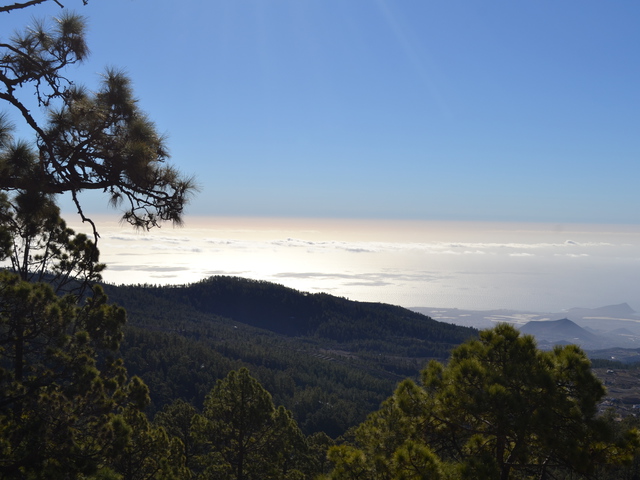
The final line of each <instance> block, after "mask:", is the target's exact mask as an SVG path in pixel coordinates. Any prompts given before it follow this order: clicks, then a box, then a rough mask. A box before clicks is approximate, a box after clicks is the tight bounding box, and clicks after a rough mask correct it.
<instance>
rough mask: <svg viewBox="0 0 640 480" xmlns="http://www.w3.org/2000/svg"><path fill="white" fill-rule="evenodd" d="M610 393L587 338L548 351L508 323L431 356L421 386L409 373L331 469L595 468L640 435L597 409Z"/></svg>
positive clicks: (363, 472) (381, 474)
mask: <svg viewBox="0 0 640 480" xmlns="http://www.w3.org/2000/svg"><path fill="white" fill-rule="evenodd" d="M604 393H605V390H604V387H603V385H602V383H601V382H600V380H598V378H597V377H596V376H595V375H594V374H593V373H592V372H591V368H590V363H589V360H588V359H587V357H586V355H585V354H584V352H583V351H582V350H580V348H578V347H577V346H575V345H568V346H564V347H556V348H555V349H553V350H552V351H546V352H545V351H540V350H538V349H537V348H536V344H535V341H534V339H533V337H531V336H528V335H520V333H519V332H518V331H517V330H516V329H515V328H514V327H513V326H510V325H506V324H505V325H499V326H498V327H496V328H494V329H491V330H485V331H483V332H481V334H480V338H479V339H477V340H471V341H468V342H466V343H464V344H462V345H461V346H459V347H457V348H456V349H454V350H453V352H452V355H451V358H450V360H449V362H448V363H447V364H446V365H443V364H441V363H440V362H436V361H431V362H430V363H429V364H428V366H427V367H426V368H425V369H424V370H423V372H422V384H421V385H418V384H416V383H415V382H414V381H412V380H405V381H404V382H402V383H401V384H400V385H399V386H398V389H397V390H396V392H395V394H394V395H393V396H392V397H391V398H390V399H389V400H387V401H386V402H385V404H384V405H383V407H382V408H381V409H380V410H379V411H378V412H375V413H373V414H372V415H371V416H370V417H369V418H368V419H367V420H366V421H365V423H363V424H362V425H361V426H359V427H358V429H357V430H356V432H355V442H354V444H353V445H343V446H340V447H335V448H333V449H332V450H331V452H330V459H332V460H333V461H334V462H335V464H336V467H335V469H334V471H333V473H332V474H331V476H330V478H333V479H343V478H379V479H389V480H391V479H395V478H443V479H444V478H468V479H485V478H486V479H501V480H508V479H515V478H557V477H548V476H549V475H551V474H552V473H558V472H572V473H573V474H575V475H583V476H586V477H589V475H591V474H593V472H595V471H596V468H597V467H598V465H600V464H606V463H615V462H618V461H622V460H624V459H626V458H628V456H629V455H630V454H631V452H632V451H633V448H634V447H636V446H637V434H635V433H633V432H629V435H627V436H626V437H624V439H623V438H622V437H620V436H619V437H618V438H615V437H614V435H613V430H612V428H611V423H610V422H608V421H606V420H605V419H604V418H603V417H600V416H598V415H597V413H598V412H597V406H598V402H599V401H600V399H601V398H602V397H603V395H604ZM425 472H429V474H428V476H424V475H427V474H426V473H425Z"/></svg>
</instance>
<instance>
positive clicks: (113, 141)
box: [0, 13, 194, 228]
mask: <svg viewBox="0 0 640 480" xmlns="http://www.w3.org/2000/svg"><path fill="white" fill-rule="evenodd" d="M5 34H6V33H5ZM88 52H89V50H88V47H87V45H86V42H85V21H84V19H83V18H82V17H80V16H78V15H75V14H66V13H65V14H63V15H62V16H61V17H60V18H58V19H56V21H55V23H54V25H53V26H52V27H49V26H47V25H45V23H44V22H37V23H36V24H34V25H33V26H32V27H31V28H27V29H25V31H24V32H18V33H15V34H14V35H13V37H12V38H11V39H9V40H6V39H3V38H0V100H2V101H4V104H5V106H6V107H9V108H10V111H11V115H9V114H6V113H5V114H2V115H0V191H4V192H12V194H15V195H16V196H20V195H28V196H29V197H31V198H37V197H38V195H40V196H43V195H54V196H55V195H59V194H63V193H67V194H69V195H70V196H71V198H72V200H73V201H74V203H75V205H76V207H77V209H78V212H79V214H80V215H81V216H82V218H83V220H84V219H85V217H84V213H83V209H82V205H81V202H80V200H79V198H78V194H79V193H80V192H82V191H84V190H98V191H101V192H105V193H106V194H108V196H109V201H110V202H111V204H112V205H114V206H121V207H122V208H123V210H124V214H123V218H124V220H126V221H128V222H129V223H131V224H133V225H134V226H136V227H143V228H150V227H153V226H156V225H158V224H159V222H161V221H166V220H168V221H172V222H175V223H180V222H181V219H182V213H183V210H184V206H185V204H186V202H187V200H188V197H189V195H190V193H191V192H192V191H193V190H194V183H193V181H192V179H190V178H186V177H184V176H182V175H181V174H180V173H179V172H178V171H177V170H176V169H175V168H174V167H173V166H171V165H169V164H167V159H168V153H167V148H166V146H165V140H164V138H163V136H162V135H160V134H159V133H158V132H157V130H156V128H155V126H154V124H153V123H152V122H151V121H150V120H149V119H148V118H147V116H146V115H145V114H144V113H143V112H141V111H140V109H139V108H138V106H137V100H136V99H135V97H134V95H133V91H132V89H131V85H130V81H129V79H128V78H127V77H126V76H125V75H124V74H123V73H121V72H118V71H116V70H108V71H107V72H106V73H105V74H104V76H103V80H102V83H101V86H100V87H99V88H98V89H97V90H96V91H89V90H87V89H85V88H83V87H80V86H77V85H75V84H74V83H73V82H72V81H70V80H69V79H68V78H67V77H65V69H66V68H67V67H68V66H70V65H73V64H76V63H80V62H82V61H83V60H84V59H85V58H86V57H87V55H88ZM34 97H35V99H36V101H37V107H39V108H36V109H35V111H36V112H37V111H42V110H44V115H43V116H42V117H39V116H37V115H35V114H34V109H32V108H31V103H32V102H33V98H34ZM16 122H19V124H20V126H21V127H26V128H28V129H30V130H31V132H32V133H33V135H34V141H33V142H31V141H29V142H25V141H16V140H15V139H14V138H13V136H12V134H13V131H14V124H15V123H16ZM11 200H12V201H11V203H12V204H13V205H17V204H18V201H17V199H11Z"/></svg>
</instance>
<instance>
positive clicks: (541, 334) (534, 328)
mask: <svg viewBox="0 0 640 480" xmlns="http://www.w3.org/2000/svg"><path fill="white" fill-rule="evenodd" d="M520 331H521V332H522V333H526V334H530V335H533V336H535V337H536V338H537V339H538V340H544V341H549V342H555V343H558V342H570V343H578V344H582V343H588V342H594V341H597V336H596V335H594V334H593V333H591V332H589V331H587V330H585V329H584V328H582V327H581V326H579V325H578V324H577V323H575V322H573V321H571V320H569V319H568V318H562V319H560V320H542V321H540V320H538V321H531V322H528V323H526V324H524V325H523V326H522V327H521V328H520Z"/></svg>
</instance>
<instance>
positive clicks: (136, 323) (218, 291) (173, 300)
mask: <svg viewBox="0 0 640 480" xmlns="http://www.w3.org/2000/svg"><path fill="white" fill-rule="evenodd" d="M104 288H105V291H106V292H107V293H108V295H109V297H110V299H111V300H112V301H114V302H115V303H117V304H118V305H121V306H123V307H125V309H126V310H127V313H128V324H127V327H126V328H125V338H124V342H123V344H122V347H121V354H122V356H123V358H124V360H125V363H126V364H127V366H128V369H129V371H130V372H131V373H133V374H136V375H140V376H141V377H142V378H143V379H144V380H145V382H146V383H147V384H148V385H149V386H150V389H151V399H152V402H153V403H152V405H151V411H155V410H156V409H161V408H162V407H163V406H164V405H166V404H167V403H169V402H171V401H173V400H175V399H177V398H181V399H183V400H186V401H189V402H191V403H193V404H194V405H202V402H203V400H204V396H205V394H206V393H208V391H209V389H210V388H211V386H212V385H213V384H214V383H215V381H216V379H219V378H222V377H224V376H225V375H226V374H227V372H228V371H230V370H232V369H234V368H239V367H240V366H246V367H249V368H250V369H251V371H252V374H254V375H255V376H256V377H257V378H258V379H259V380H260V382H261V383H262V384H263V385H264V386H265V387H266V388H267V390H269V391H270V392H271V394H272V395H273V396H274V399H275V400H276V402H277V403H279V404H283V405H285V406H286V407H287V408H289V409H290V410H291V411H292V412H293V413H294V416H295V418H296V420H297V421H298V423H299V424H300V426H301V428H302V430H303V431H304V432H305V433H307V434H310V433H313V432H317V431H323V432H325V433H327V434H329V435H330V436H333V437H336V436H338V435H340V434H342V433H344V432H345V431H346V429H347V428H349V427H351V426H353V425H355V424H356V423H358V422H360V421H362V420H363V419H364V417H365V416H366V414H368V413H369V412H371V411H373V410H375V409H376V408H377V407H378V405H379V404H380V402H382V401H383V400H384V399H385V398H386V397H387V396H388V395H389V394H390V393H391V392H392V391H393V389H394V387H395V384H396V383H397V382H398V381H399V380H401V379H403V378H406V377H416V376H417V375H418V372H419V371H420V369H421V368H422V367H423V366H424V365H425V363H426V362H427V361H428V360H429V359H432V358H436V359H440V360H443V359H445V358H446V357H447V356H448V354H449V352H450V350H451V348H453V347H454V346H456V345H459V344H460V343H462V342H463V341H464V340H465V339H467V338H470V337H474V336H476V335H477V332H476V331H475V330H473V329H469V328H463V327H457V326H454V325H450V324H446V323H442V322H437V321H434V320H433V319H431V318H429V317H426V316H424V315H421V314H418V313H414V312H411V311H409V310H406V309H404V308H401V307H396V306H392V305H386V304H377V303H362V302H354V301H350V300H346V299H344V298H339V297H335V296H332V295H327V294H307V293H304V292H299V291H296V290H294V289H290V288H286V287H284V286H282V285H278V284H273V283H269V282H264V281H256V280H250V279H245V278H237V277H211V278H208V279H205V280H203V281H201V282H198V283H195V284H191V285H184V286H148V285H147V286H144V285H141V286H130V285H121V286H113V285H105V286H104Z"/></svg>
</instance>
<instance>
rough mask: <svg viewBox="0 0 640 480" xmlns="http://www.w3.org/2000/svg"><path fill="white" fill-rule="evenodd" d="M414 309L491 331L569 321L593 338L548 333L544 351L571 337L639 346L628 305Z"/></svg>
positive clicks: (588, 343)
mask: <svg viewBox="0 0 640 480" xmlns="http://www.w3.org/2000/svg"><path fill="white" fill-rule="evenodd" d="M412 310H414V311H417V312H420V313H423V314H425V315H429V316H430V317H432V318H434V319H436V320H441V321H445V322H450V323H454V324H456V325H465V326H472V327H474V328H478V329H484V328H491V327H492V326H494V325H496V324H497V323H501V322H506V323H512V324H514V325H516V326H523V325H526V324H528V323H530V322H539V323H543V324H545V323H546V324H549V325H547V327H549V328H551V325H553V322H555V321H558V320H564V319H569V320H571V321H572V322H573V323H574V324H576V325H578V326H579V327H582V329H583V330H584V331H586V332H587V333H588V334H591V335H592V336H588V335H585V334H583V333H582V332H574V333H573V334H569V333H566V332H565V333H564V334H557V335H552V334H551V333H550V331H548V332H547V336H546V337H544V336H542V338H538V341H539V342H540V344H539V345H540V347H541V348H550V347H551V346H553V345H554V344H558V343H566V342H571V340H570V339H571V338H574V339H577V340H576V341H575V342H574V343H579V344H580V345H581V346H582V347H583V348H585V349H606V348H614V347H619V348H638V347H640V315H639V314H638V313H637V312H635V311H634V310H633V309H632V308H631V307H630V306H629V305H628V304H627V303H621V304H617V305H607V306H604V307H598V308H571V309H569V310H565V311H562V312H558V313H541V312H525V311H518V310H459V309H457V308H428V307H416V308H412ZM545 330H546V329H545Z"/></svg>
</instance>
